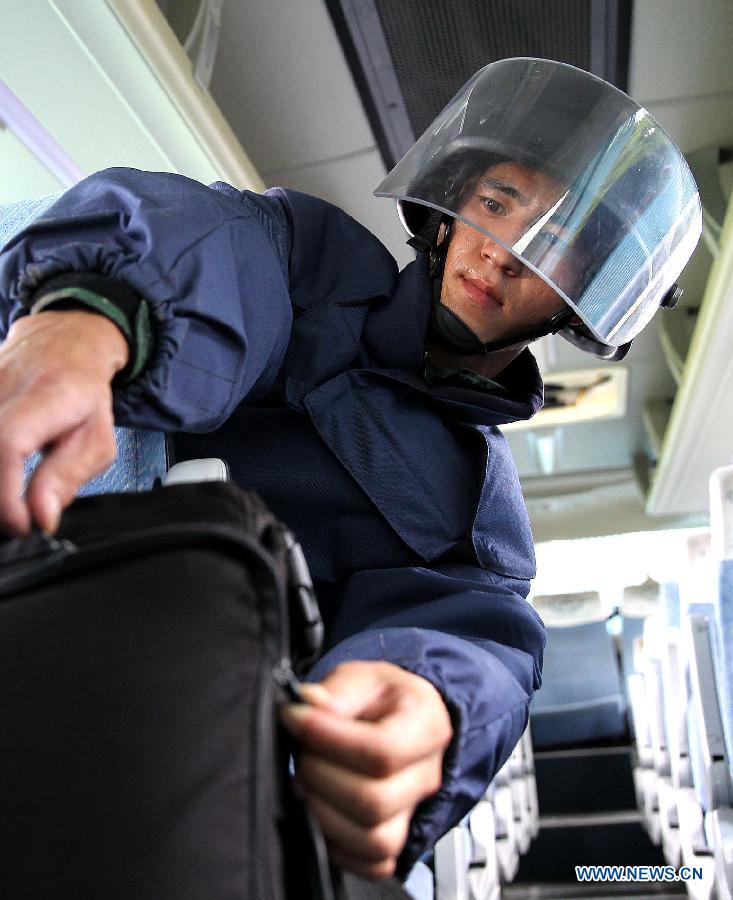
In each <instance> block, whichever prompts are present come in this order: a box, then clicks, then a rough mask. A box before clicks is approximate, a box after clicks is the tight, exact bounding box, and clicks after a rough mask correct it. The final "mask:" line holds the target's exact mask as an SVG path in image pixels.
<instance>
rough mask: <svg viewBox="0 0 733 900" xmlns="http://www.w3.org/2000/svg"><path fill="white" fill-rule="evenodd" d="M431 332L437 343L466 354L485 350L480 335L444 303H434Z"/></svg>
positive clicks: (431, 315)
mask: <svg viewBox="0 0 733 900" xmlns="http://www.w3.org/2000/svg"><path fill="white" fill-rule="evenodd" d="M429 334H430V337H431V338H433V339H434V340H435V341H436V342H437V343H439V344H442V345H443V346H444V347H448V348H449V349H450V350H453V351H455V352H456V353H460V354H462V355H464V356H469V355H472V354H475V353H483V352H484V345H483V344H482V343H481V341H480V340H479V338H478V336H477V335H476V334H475V333H474V332H473V331H472V330H471V329H470V328H469V327H468V325H466V323H465V322H464V321H462V320H461V319H460V318H459V317H458V316H457V315H456V314H455V313H454V312H452V311H451V310H450V309H448V307H447V306H443V304H442V303H433V307H432V310H431V313H430V329H429Z"/></svg>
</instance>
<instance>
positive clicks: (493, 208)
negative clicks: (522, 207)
mask: <svg viewBox="0 0 733 900" xmlns="http://www.w3.org/2000/svg"><path fill="white" fill-rule="evenodd" d="M479 199H480V200H481V205H482V206H483V207H484V208H485V209H488V211H489V212H490V213H493V214H494V215H495V216H501V215H504V214H505V212H506V210H505V208H504V204H503V203H499V201H498V200H495V199H494V198H493V197H480V198H479Z"/></svg>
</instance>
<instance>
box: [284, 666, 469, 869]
mask: <svg viewBox="0 0 733 900" xmlns="http://www.w3.org/2000/svg"><path fill="white" fill-rule="evenodd" d="M303 695H304V696H305V698H306V700H308V705H304V704H288V705H287V706H286V707H284V708H283V711H282V713H281V720H282V722H283V724H284V725H285V727H286V728H288V730H289V731H290V732H291V733H292V734H293V735H295V737H296V738H297V739H298V742H299V744H300V746H301V753H300V755H299V757H298V766H297V777H296V784H297V787H298V789H299V790H300V791H302V793H303V794H304V796H305V798H306V800H307V802H308V804H309V806H310V808H311V810H312V812H313V813H314V815H315V816H316V818H317V819H318V822H319V824H320V826H321V828H322V829H323V832H324V835H325V837H326V841H327V843H328V847H329V853H330V856H331V860H332V861H333V862H334V863H335V864H336V865H339V866H341V867H343V868H344V869H348V870H349V871H352V872H355V873H356V874H358V875H363V876H365V877H367V878H384V877H386V876H388V875H391V874H392V873H393V872H394V869H395V866H396V863H397V858H398V856H399V855H400V852H401V851H402V848H403V846H404V844H405V840H406V838H407V833H408V829H409V826H410V819H411V818H412V814H413V812H414V811H415V807H416V806H417V804H418V803H419V802H420V801H421V800H423V799H425V798H426V797H429V796H430V795H431V794H433V793H435V791H437V790H438V788H439V787H440V784H441V780H442V768H443V754H444V753H445V749H446V747H447V746H448V744H449V743H450V739H451V737H452V735H453V730H452V728H451V723H450V717H449V715H448V710H447V709H446V706H445V704H444V703H443V700H442V698H441V696H440V694H439V693H438V691H437V690H436V689H435V688H434V687H433V685H432V684H431V683H430V682H429V681H427V680H426V679H424V678H421V677H420V676H419V675H414V674H412V673H411V672H408V671H406V670H404V669H401V668H399V667H398V666H395V665H393V664H392V663H388V662H358V661H355V662H347V663H342V664H341V665H339V666H337V667H336V668H335V669H334V670H333V671H332V672H330V673H329V675H327V676H326V678H324V679H323V681H322V682H320V684H306V685H303Z"/></svg>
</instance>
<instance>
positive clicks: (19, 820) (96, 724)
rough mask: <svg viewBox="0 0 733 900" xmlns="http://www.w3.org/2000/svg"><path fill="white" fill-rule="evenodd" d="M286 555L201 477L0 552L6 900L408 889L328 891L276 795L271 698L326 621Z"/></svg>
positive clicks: (303, 832)
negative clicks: (7, 899) (187, 483)
mask: <svg viewBox="0 0 733 900" xmlns="http://www.w3.org/2000/svg"><path fill="white" fill-rule="evenodd" d="M292 544H293V542H292V538H290V537H289V535H288V533H287V532H286V530H285V529H284V528H283V527H282V526H281V525H280V524H279V523H278V522H277V521H276V520H275V519H274V517H273V516H272V515H271V514H270V513H269V512H268V511H267V510H266V508H265V507H264V506H263V504H262V503H261V501H260V500H259V499H258V498H257V497H256V495H254V494H253V493H251V492H247V491H243V490H241V489H239V488H237V487H235V486H233V485H230V484H226V483H205V484H194V485H179V486H172V487H166V488H159V489H156V490H154V491H152V492H149V493H145V494H114V495H106V496H97V497H88V498H83V499H80V500H77V501H76V502H75V503H74V504H73V505H72V506H71V507H70V508H69V509H68V510H67V512H66V513H65V514H64V516H63V518H62V523H61V527H60V529H59V532H58V535H57V536H56V538H50V539H49V538H47V537H44V536H41V535H36V536H35V537H33V538H29V539H27V540H22V541H21V540H11V541H6V542H5V544H4V545H2V546H1V547H0V698H1V699H0V785H1V787H0V894H1V895H2V896H3V897H8V898H14V900H15V898H18V900H21V898H28V900H31V898H32V900H51V898H53V900H62V898H74V900H84V898H90V900H133V898H134V900H148V898H149V900H208V898H211V900H229V898H231V900H235V898H236V900H285V898H286V897H287V898H291V900H294V898H297V900H301V898H302V900H306V898H308V900H310V898H317V900H331V898H332V897H334V896H337V897H341V896H349V897H355V896H364V897H367V896H374V897H378V896H406V894H404V893H402V891H401V888H400V887H399V886H397V884H396V883H395V884H393V885H392V886H391V887H390V886H389V885H388V884H387V883H381V884H380V885H376V884H375V885H370V884H369V883H361V884H357V881H358V880H351V879H346V881H342V880H341V879H340V878H336V881H335V883H334V881H333V878H332V876H333V873H332V872H331V871H330V869H329V867H328V864H327V860H326V857H325V850H324V844H323V840H322V837H321V836H320V835H319V833H318V831H317V829H314V828H313V827H312V823H311V822H310V820H309V818H308V815H307V812H306V811H305V810H304V808H303V807H302V806H301V805H300V803H299V802H298V801H297V800H296V799H295V798H294V797H293V796H292V793H291V792H290V790H289V788H288V780H289V779H288V776H287V764H288V756H289V752H290V749H291V748H290V747H289V745H288V743H287V739H286V738H285V736H284V735H283V733H282V732H281V731H280V730H279V729H278V728H277V725H276V711H277V705H278V703H279V702H281V701H282V700H283V699H284V697H285V694H286V692H288V691H290V692H291V693H292V691H294V690H297V687H295V684H296V682H295V679H294V676H293V672H292V669H291V661H292V660H293V659H295V660H296V661H297V662H302V661H305V660H306V659H307V657H309V656H310V655H312V653H313V652H314V650H315V649H316V645H317V644H318V642H319V628H320V627H321V626H320V618H319V617H318V615H317V607H316V606H315V602H314V599H313V593H312V589H311V588H310V587H309V580H308V576H307V569H306V568H305V567H304V565H303V561H302V556H300V557H299V556H298V550H297V549H296V548H293V546H292ZM292 636H295V637H296V638H297V639H295V640H294V639H293V637H292ZM393 892H394V893H393Z"/></svg>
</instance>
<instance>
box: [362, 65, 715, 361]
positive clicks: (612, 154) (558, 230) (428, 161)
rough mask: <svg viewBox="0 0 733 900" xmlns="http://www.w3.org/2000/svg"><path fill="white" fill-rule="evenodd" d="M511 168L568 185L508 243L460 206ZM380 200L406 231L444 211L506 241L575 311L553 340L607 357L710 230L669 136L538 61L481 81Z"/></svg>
mask: <svg viewBox="0 0 733 900" xmlns="http://www.w3.org/2000/svg"><path fill="white" fill-rule="evenodd" d="M507 160H511V161H515V162H519V163H522V164H525V165H528V166H531V167H534V168H536V169H538V170H539V171H542V172H545V173H547V174H548V175H550V176H552V177H553V178H554V179H555V180H556V181H558V182H559V183H560V184H561V185H562V186H563V187H564V191H563V192H562V194H561V196H560V197H559V199H557V200H554V201H553V203H552V205H551V206H550V207H549V208H548V209H546V210H542V211H541V212H540V214H539V215H538V216H537V217H536V218H535V219H534V220H533V221H532V222H531V223H530V224H529V225H527V226H526V227H525V228H524V230H523V231H522V233H521V234H520V235H519V236H518V237H516V238H515V239H514V240H513V243H512V244H511V246H509V245H507V244H506V243H504V241H502V240H501V238H500V237H498V236H497V235H495V234H492V232H491V230H490V229H489V228H488V227H487V223H486V222H485V221H478V220H476V219H475V217H474V218H472V217H471V212H470V209H469V208H468V207H467V206H466V205H464V198H465V196H466V194H467V192H468V189H469V188H470V187H471V186H472V185H473V184H475V183H476V181H477V179H478V178H479V177H480V175H481V174H482V173H483V172H485V171H486V169H487V168H488V167H490V166H491V165H494V164H496V163H498V162H501V161H507ZM375 194H376V195H377V196H381V197H393V198H395V199H397V201H398V204H399V206H400V214H401V218H402V221H403V223H404V224H405V227H406V228H407V230H408V231H409V232H410V233H411V234H412V235H416V234H419V233H420V232H421V231H423V230H424V228H425V226H426V223H427V222H428V220H430V221H432V222H436V217H435V215H434V214H433V215H432V218H431V214H432V213H434V211H437V212H438V213H441V214H443V215H445V216H450V217H453V218H457V219H460V220H462V221H464V222H466V223H467V224H468V225H471V226H473V227H474V228H476V229H478V230H479V231H481V232H483V233H485V234H487V235H489V236H490V237H491V238H492V239H493V240H495V241H496V242H497V243H499V244H502V246H504V247H506V249H507V250H509V251H510V252H511V253H513V254H514V255H515V256H516V257H517V258H518V259H520V260H521V262H522V263H524V264H525V265H526V266H528V267H529V268H530V269H531V270H533V271H534V272H536V273H537V274H538V275H539V276H540V277H541V278H542V279H544V281H546V282H547V284H549V285H550V287H552V288H553V289H554V290H555V291H556V292H557V293H558V294H559V295H560V296H561V297H562V299H563V300H564V301H565V302H566V303H567V305H568V307H569V308H570V310H572V312H573V314H574V315H573V316H572V321H571V320H570V319H571V317H570V316H565V317H564V318H563V320H562V326H561V329H560V332H559V333H560V334H562V335H563V336H564V337H565V338H567V339H568V340H570V341H571V342H572V343H574V344H576V345H578V346H580V347H581V348H582V349H584V350H588V351H590V352H592V353H594V354H595V355H597V356H600V357H602V358H606V359H620V358H622V357H623V355H625V352H626V351H627V349H628V347H629V345H630V343H631V341H632V340H633V338H634V337H635V336H636V335H637V334H638V333H639V332H640V331H641V329H642V328H643V327H644V326H645V325H646V324H647V323H648V322H649V320H650V319H651V318H652V316H653V315H654V313H655V312H656V310H657V309H659V307H660V306H672V305H674V302H675V300H676V297H677V296H678V292H677V290H676V284H675V282H676V279H677V278H678V276H679V274H680V272H681V271H682V269H683V268H684V266H685V265H686V263H687V261H688V260H689V258H690V256H691V254H692V252H693V250H694V248H695V245H696V244H697V241H698V239H699V237H700V233H701V231H702V212H701V205H700V198H699V195H698V191H697V186H696V185H695V181H694V179H693V177H692V174H691V173H690V169H689V167H688V165H687V163H686V161H685V159H684V157H683V156H682V154H681V153H680V151H679V149H678V148H677V147H676V146H675V144H674V143H673V141H672V140H671V138H670V137H669V136H668V135H667V133H666V132H665V131H664V130H663V129H662V128H661V126H660V125H659V124H658V123H657V122H656V121H655V120H654V119H653V118H652V117H651V116H650V115H649V113H648V112H647V111H646V110H645V109H643V108H642V107H640V106H639V105H638V104H637V103H635V102H634V101H633V100H632V99H631V98H630V97H628V96H627V95H626V94H624V93H623V92H622V91H619V90H618V89H617V88H615V87H613V85H610V84H608V83H607V82H605V81H603V80H602V79H600V78H597V77H596V76H594V75H591V74H589V73H588V72H584V71H582V70H581V69H577V68H575V67H574V66H569V65H566V64H565V63H559V62H553V61H550V60H544V59H534V58H519V59H504V60H501V61H499V62H495V63H491V64H490V65H488V66H486V67H484V68H483V69H481V70H480V71H479V72H477V73H476V75H474V76H473V78H471V80H470V81H469V82H468V84H466V85H465V86H464V87H463V88H462V89H461V90H460V91H459V93H458V94H457V95H456V96H455V97H454V99H453V100H452V101H451V102H450V103H449V104H448V106H447V107H446V108H445V109H444V110H443V112H442V113H441V114H440V115H439V116H438V118H437V119H436V120H435V122H433V124H432V125H431V126H430V127H429V128H428V129H427V131H426V132H425V133H424V134H423V135H422V137H421V138H420V139H419V140H418V141H417V142H416V143H415V144H414V145H413V147H412V148H411V149H410V150H409V151H408V152H407V154H406V155H405V156H404V157H403V158H402V159H401V160H400V162H399V163H397V165H396V166H395V167H394V169H392V171H391V172H390V173H389V174H388V175H387V177H386V178H385V179H384V181H383V182H382V183H381V184H380V185H379V187H378V188H377V190H376V191H375ZM431 227H432V232H431V241H433V243H435V241H436V239H437V227H435V226H431ZM578 319H579V320H580V322H582V324H578ZM554 330H557V329H556V328H553V327H552V324H550V325H549V326H548V328H547V329H546V330H544V331H542V329H540V330H539V331H538V332H537V333H533V334H532V335H531V336H530V339H533V338H534V337H538V336H539V332H541V333H549V331H554ZM486 349H487V350H489V349H496V348H494V347H493V346H491V347H489V346H488V345H486Z"/></svg>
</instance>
